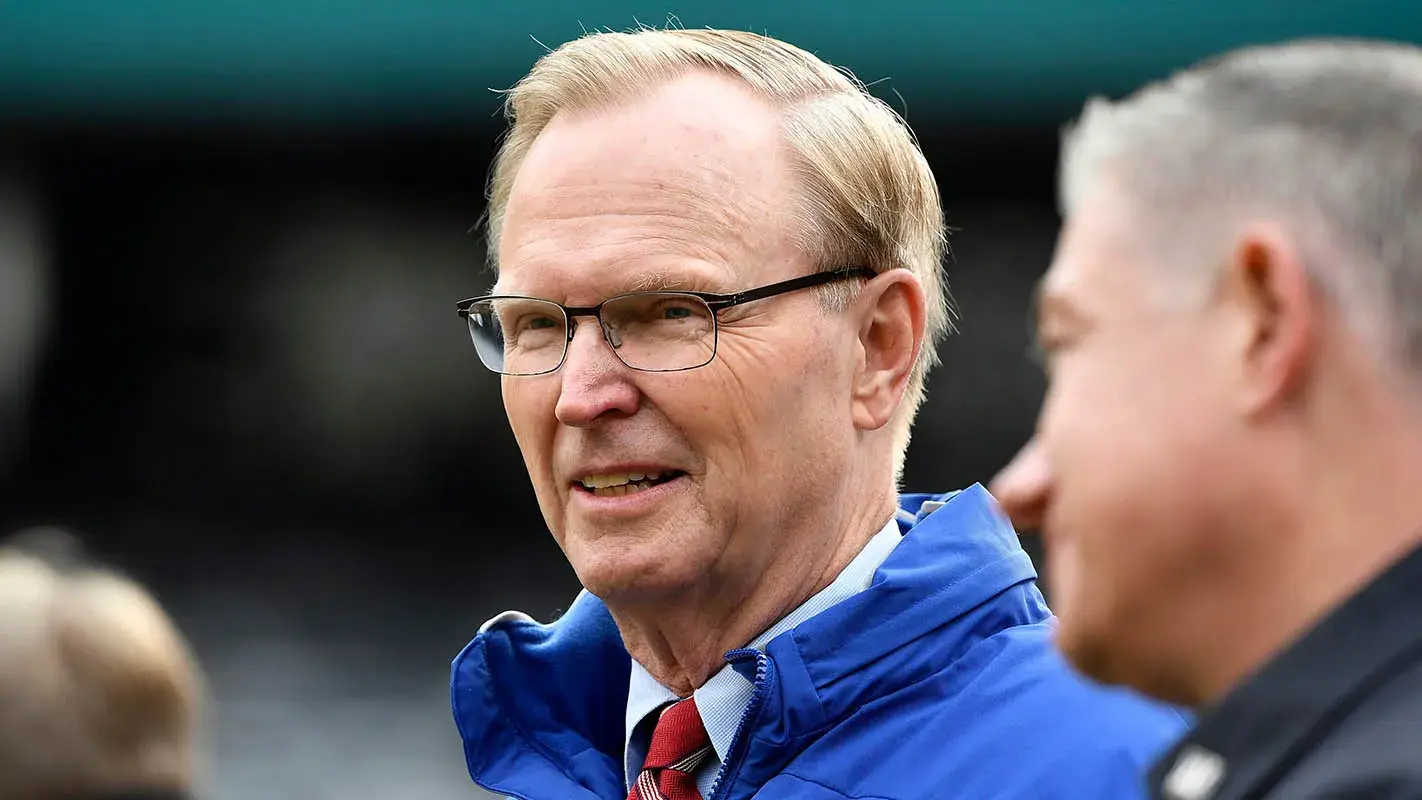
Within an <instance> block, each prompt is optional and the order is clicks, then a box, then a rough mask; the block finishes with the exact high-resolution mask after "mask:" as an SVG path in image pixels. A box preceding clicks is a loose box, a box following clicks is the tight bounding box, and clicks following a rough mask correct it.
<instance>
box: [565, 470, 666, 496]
mask: <svg viewBox="0 0 1422 800" xmlns="http://www.w3.org/2000/svg"><path fill="white" fill-rule="evenodd" d="M661 477H662V473H660V472H622V473H613V474H609V475H589V476H587V477H586V478H583V479H582V481H581V483H582V484H583V488H584V489H588V490H590V491H591V492H593V493H594V494H597V495H599V496H602V497H617V496H620V495H624V494H628V493H630V492H640V491H642V490H643V489H646V488H649V485H643V481H657V480H660V479H661Z"/></svg>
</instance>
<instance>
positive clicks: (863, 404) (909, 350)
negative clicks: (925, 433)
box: [851, 269, 928, 430]
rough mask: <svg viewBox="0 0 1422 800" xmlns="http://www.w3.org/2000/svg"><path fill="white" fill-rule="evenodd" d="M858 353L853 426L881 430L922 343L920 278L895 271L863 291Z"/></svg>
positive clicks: (924, 307)
mask: <svg viewBox="0 0 1422 800" xmlns="http://www.w3.org/2000/svg"><path fill="white" fill-rule="evenodd" d="M854 307H855V309H856V311H857V312H858V318H859V320H860V322H859V330H858V335H859V351H860V353H861V354H862V357H861V359H860V362H859V363H858V364H857V365H856V372H855V375H854V383H853V387H852V392H853V394H852V397H851V401H852V403H853V414H854V424H855V426H856V427H858V428H859V429H860V430H877V429H879V428H881V427H883V426H884V425H886V424H888V422H889V420H890V419H892V418H893V416H894V412H895V411H897V410H898V407H899V402H900V401H901V400H902V399H903V396H904V391H905V390H906V389H907V388H908V382H909V377H910V376H911V375H912V373H913V367H914V364H915V363H916V362H917V360H918V354H919V350H920V349H922V347H923V337H924V328H925V325H926V320H927V313H928V312H927V300H926V298H925V296H924V292H923V284H922V283H920V282H919V280H918V276H916V275H914V274H913V273H912V272H909V271H908V270H906V269H891V270H888V271H886V272H883V273H881V274H880V275H878V276H877V277H875V278H874V279H873V280H871V281H869V282H868V283H866V284H865V285H864V287H863V288H862V289H861V290H860V292H859V296H858V298H857V299H856V300H855V303H854Z"/></svg>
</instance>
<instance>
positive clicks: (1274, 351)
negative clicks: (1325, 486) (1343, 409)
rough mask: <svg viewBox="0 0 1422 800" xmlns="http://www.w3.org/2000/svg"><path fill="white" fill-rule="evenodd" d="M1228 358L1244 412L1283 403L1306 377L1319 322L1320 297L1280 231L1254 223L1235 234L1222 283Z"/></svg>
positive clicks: (1252, 411)
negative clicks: (1241, 232) (1241, 233)
mask: <svg viewBox="0 0 1422 800" xmlns="http://www.w3.org/2000/svg"><path fill="white" fill-rule="evenodd" d="M1219 292H1220V298H1219V299H1220V300H1221V301H1222V306H1223V311H1224V312H1225V315H1226V316H1225V322H1224V324H1226V325H1228V326H1229V327H1230V331H1229V333H1230V334H1231V335H1230V337H1229V340H1228V341H1229V344H1230V348H1231V349H1230V358H1231V360H1232V361H1233V362H1234V365H1235V369H1236V372H1237V375H1238V378H1239V384H1238V385H1239V387H1240V390H1241V393H1240V398H1239V399H1240V402H1241V403H1242V405H1243V410H1244V412H1245V413H1247V414H1249V415H1257V414H1260V413H1264V412H1266V411H1268V410H1270V409H1271V408H1275V407H1277V406H1279V405H1280V404H1282V403H1284V402H1286V401H1287V400H1288V398H1289V397H1290V395H1291V394H1293V392H1294V391H1295V390H1296V389H1297V388H1298V387H1299V386H1300V384H1301V383H1302V382H1303V381H1304V380H1305V378H1306V377H1307V374H1308V370H1309V368H1310V366H1311V364H1312V361H1313V355H1314V353H1315V351H1316V349H1317V345H1318V340H1319V326H1320V325H1321V324H1322V322H1323V319H1322V308H1321V305H1320V304H1321V302H1322V299H1321V298H1320V297H1319V295H1318V293H1317V291H1316V289H1315V287H1314V285H1313V282H1312V281H1311V280H1310V278H1309V274H1308V270H1307V268H1306V266H1305V264H1304V262H1303V260H1302V258H1301V257H1300V256H1299V253H1298V250H1297V248H1296V247H1295V246H1294V245H1293V242H1292V240H1291V239H1290V237H1289V236H1288V235H1287V234H1286V232H1285V230H1284V229H1283V228H1281V227H1279V226H1276V225H1269V224H1259V225H1254V226H1251V227H1249V228H1247V229H1246V230H1245V232H1244V234H1243V235H1242V236H1241V237H1240V238H1239V240H1238V242H1237V244H1236V246H1235V247H1234V250H1233V252H1232V253H1231V255H1230V259H1229V262H1228V264H1227V265H1226V267H1225V274H1224V276H1223V280H1222V281H1221V282H1220V288H1219Z"/></svg>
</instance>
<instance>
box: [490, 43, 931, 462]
mask: <svg viewBox="0 0 1422 800" xmlns="http://www.w3.org/2000/svg"><path fill="white" fill-rule="evenodd" d="M695 72H710V73H713V74H719V75H724V76H727V77H731V78H734V79H736V80H737V81H740V82H742V83H744V84H745V85H746V86H749V87H750V88H751V89H752V90H753V91H754V92H755V93H756V94H758V95H760V96H761V97H763V98H764V99H765V100H768V101H769V102H771V103H772V104H773V105H775V106H778V107H779V108H780V109H781V110H782V116H781V125H782V130H781V132H782V135H783V138H784V143H785V145H786V147H788V148H789V150H790V153H791V156H792V159H793V162H794V165H795V169H796V173H797V178H798V179H799V182H800V183H799V186H798V189H799V198H798V199H799V201H800V204H801V205H800V207H799V208H798V209H796V211H795V214H796V216H797V217H798V218H799V222H800V224H799V241H798V244H799V245H800V246H801V247H803V248H804V249H805V250H806V251H807V252H808V253H810V254H812V256H813V258H814V260H815V262H817V263H818V264H819V265H820V268H821V269H823V270H832V269H838V268H842V267H846V266H855V265H859V266H867V267H871V268H873V269H874V270H875V271H883V270H888V269H896V268H898V269H906V270H908V271H909V272H911V273H913V275H914V276H915V277H917V278H918V280H919V282H920V283H921V284H922V286H923V293H924V296H925V298H926V299H927V309H926V329H927V330H926V334H925V337H924V343H923V346H922V347H921V348H920V350H919V352H918V360H917V363H916V365H915V367H914V370H913V372H912V374H911V376H910V378H909V387H908V392H907V394H906V398H905V402H904V403H903V406H902V408H901V409H900V414H899V416H898V418H897V419H896V420H895V423H894V424H895V427H894V433H895V461H894V465H895V470H894V475H895V477H896V478H897V477H898V476H899V475H901V473H902V471H903V462H904V455H905V453H906V452H907V450H908V444H909V436H910V428H911V426H912V424H913V419H914V415H915V414H916V413H917V412H918V409H919V407H920V406H922V404H923V401H924V398H925V396H926V380H927V375H928V371H929V370H930V369H932V368H933V367H934V366H936V365H937V363H938V348H937V345H938V343H939V342H940V341H942V339H943V338H944V337H945V336H947V335H948V333H949V332H950V331H951V330H952V307H951V300H950V297H949V294H948V290H947V286H946V284H945V281H944V279H943V270H942V265H943V260H944V255H945V253H946V251H947V239H946V236H945V229H944V226H943V209H942V204H941V202H940V200H939V196H938V184H937V182H936V180H935V179H934V176H933V171H932V169H930V167H929V165H928V162H927V161H926V160H925V159H924V157H923V154H922V152H921V151H920V150H919V147H918V143H917V141H916V140H915V139H914V136H913V133H912V132H911V131H910V130H909V128H908V126H907V125H905V124H904V121H903V120H902V118H900V117H899V115H898V114H896V113H895V112H894V111H893V109H891V108H889V106H888V105H886V104H885V103H884V102H883V101H881V100H879V99H878V98H875V97H874V96H873V95H870V94H869V93H868V92H867V91H865V89H864V86H863V84H862V83H860V82H859V81H858V80H856V79H855V78H854V77H853V76H852V75H850V74H849V73H848V72H846V71H843V70H839V69H836V68H835V67H833V66H830V65H829V64H826V63H825V62H823V61H821V60H820V59H818V58H816V57H814V56H813V55H811V54H809V53H807V52H805V51H804V50H801V49H800V48H798V47H795V46H793V45H790V44H787V43H785V42H782V41H779V40H776V39H772V38H769V37H766V36H759V35H756V34H753V33H747V32H743V31H734V30H682V29H672V30H652V29H642V30H638V31H636V32H634V33H630V34H603V35H596V36H588V37H584V38H582V39H578V40H575V41H572V42H569V43H568V44H565V45H564V46H562V47H560V48H559V49H558V50H557V52H556V53H555V54H553V55H552V56H551V57H548V58H544V59H543V60H541V61H540V62H539V63H538V65H537V66H536V67H535V68H534V69H533V71H532V72H531V73H530V74H529V75H528V76H527V77H525V78H524V79H523V80H521V81H519V83H518V85H517V86H515V87H514V88H513V89H512V90H510V91H509V93H508V98H507V103H506V105H505V112H506V114H507V116H508V118H509V121H510V127H509V130H508V133H507V135H506V137H505V138H504V141H503V144H502V146H501V147H500V148H499V151H498V154H497V156H496V158H495V160H494V168H493V172H492V175H491V179H490V185H489V189H490V191H489V206H488V212H487V213H488V233H489V248H488V253H489V262H490V265H491V266H493V267H494V268H495V269H497V268H498V266H499V263H498V253H499V240H500V235H501V233H502V231H503V227H504V217H505V212H506V210H507V208H508V201H509V196H510V194H511V193H512V191H513V187H514V182H515V179H516V178H517V176H518V171H519V167H520V166H522V165H523V162H524V159H525V158H526V157H527V155H528V152H529V149H530V148H531V147H532V146H533V143H534V140H536V139H537V138H538V136H539V134H541V133H542V132H543V130H544V129H545V128H546V127H547V126H548V123H549V122H550V121H552V119H553V117H554V116H556V115H558V114H559V113H560V112H567V113H577V112H588V111H595V110H598V109H606V108H610V107H616V106H618V105H619V104H623V103H626V102H628V101H630V100H633V99H635V98H638V97H640V96H641V95H642V94H644V93H645V92H646V91H648V90H649V89H651V88H654V87H656V86H659V85H662V84H664V83H665V82H667V81H669V80H671V79H673V78H676V77H681V76H684V75H687V74H691V73H695ZM820 292H821V294H822V296H823V297H824V298H825V300H826V302H827V303H829V304H830V305H831V306H835V307H837V306H842V305H844V304H845V303H847V302H848V300H849V298H850V296H851V295H852V292H853V288H852V287H846V286H844V285H843V284H839V285H830V286H827V287H824V288H822V289H821V290H820Z"/></svg>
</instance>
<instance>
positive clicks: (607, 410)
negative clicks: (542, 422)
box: [554, 319, 642, 428]
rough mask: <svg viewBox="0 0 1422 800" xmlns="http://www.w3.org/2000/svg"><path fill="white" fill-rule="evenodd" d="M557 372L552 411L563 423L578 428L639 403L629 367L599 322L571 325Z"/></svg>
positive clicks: (629, 411)
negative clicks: (558, 379)
mask: <svg viewBox="0 0 1422 800" xmlns="http://www.w3.org/2000/svg"><path fill="white" fill-rule="evenodd" d="M559 373H560V377H561V379H562V386H561V390H560V391H559V393H558V405H557V408H556V409H555V411H554V413H555V414H556V415H557V417H558V421H559V422H561V423H563V424H564V425H570V426H572V427H576V428H582V427H587V426H589V425H593V424H595V423H596V422H598V421H599V420H601V419H604V418H606V417H608V416H617V415H622V416H630V415H632V414H635V413H636V412H637V409H638V407H639V405H640V403H641V397H642V395H641V391H640V390H639V389H638V388H637V385H636V383H635V381H634V380H633V376H632V369H631V368H630V367H628V366H627V365H626V364H623V363H622V360H621V359H619V358H618V357H617V354H616V353H615V352H614V351H613V348H612V345H611V344H610V343H609V342H608V341H607V339H606V338H605V336H604V334H603V330H602V328H601V326H599V325H598V324H597V322H596V321H593V320H591V319H585V320H582V324H580V325H578V326H577V327H576V328H574V329H573V338H572V339H571V340H570V341H569V342H568V354H567V356H565V357H564V359H563V367H562V369H560V370H559Z"/></svg>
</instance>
